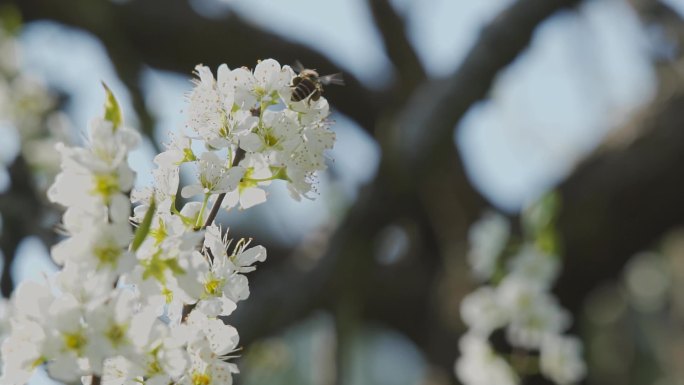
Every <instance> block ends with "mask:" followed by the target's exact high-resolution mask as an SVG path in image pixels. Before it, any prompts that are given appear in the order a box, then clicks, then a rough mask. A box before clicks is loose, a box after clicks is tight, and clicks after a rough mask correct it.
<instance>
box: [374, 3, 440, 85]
mask: <svg viewBox="0 0 684 385" xmlns="http://www.w3.org/2000/svg"><path fill="white" fill-rule="evenodd" d="M368 6H369V8H370V10H371V14H372V15H373V20H374V21H375V25H376V27H377V29H378V31H379V32H380V36H381V37H382V41H383V43H384V46H385V51H386V53H387V56H388V57H389V58H390V60H391V61H392V64H394V66H395V67H396V68H397V70H398V72H399V74H398V75H399V78H398V79H397V80H398V82H399V85H398V87H399V88H400V89H401V94H402V95H404V96H407V95H409V94H410V92H412V91H413V90H414V89H415V88H416V87H417V86H418V85H419V84H421V83H422V82H423V81H425V79H426V77H427V74H426V73H425V68H423V65H422V63H421V62H420V59H419V58H418V54H417V53H416V51H415V49H414V48H413V46H412V45H411V42H410V41H409V38H408V35H407V33H406V26H405V22H404V20H403V19H402V17H401V16H400V15H399V14H398V13H397V11H396V10H395V9H394V7H393V6H392V4H391V3H390V1H389V0H368Z"/></svg>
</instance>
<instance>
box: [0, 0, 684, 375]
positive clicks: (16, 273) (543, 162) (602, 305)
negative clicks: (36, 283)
mask: <svg viewBox="0 0 684 385" xmlns="http://www.w3.org/2000/svg"><path fill="white" fill-rule="evenodd" d="M682 17H684V1H682V0H667V1H666V0H661V1H656V0H629V1H628V0H583V1H582V0H517V1H514V0H475V1H472V0H420V1H418V0H391V1H390V0H325V1H312V0H290V1H282V0H223V1H221V0H128V1H126V0H118V1H114V0H111V1H108V0H61V1H54V0H14V1H11V0H0V19H1V20H2V27H3V30H4V32H3V33H2V37H3V42H4V43H2V44H0V67H2V68H3V71H4V72H5V73H4V74H3V76H4V79H5V80H3V83H2V87H0V88H2V91H3V92H0V94H2V97H0V111H1V113H2V115H1V116H0V120H2V124H1V125H0V165H1V166H2V167H0V214H1V215H2V221H1V223H2V227H1V229H2V230H1V231H2V233H1V238H0V246H1V251H2V255H3V274H2V293H3V295H5V296H8V295H9V293H10V292H11V289H12V287H13V286H14V285H16V284H17V283H18V282H20V281H22V280H25V279H36V280H40V279H42V275H43V274H44V272H49V271H53V270H54V269H55V267H54V266H53V264H52V263H51V262H50V261H49V257H48V250H49V248H50V246H51V245H52V244H54V243H55V242H56V241H57V240H58V236H57V235H56V234H55V233H54V231H53V228H54V226H55V225H56V224H57V221H58V220H59V208H57V207H54V206H50V205H49V204H48V203H47V202H46V199H45V198H44V191H45V188H46V187H47V186H48V185H49V183H50V179H51V177H52V176H54V172H55V167H56V166H57V165H58V160H56V159H57V158H55V157H54V153H53V151H52V145H53V144H54V142H55V141H60V140H61V141H67V142H72V143H80V142H82V141H83V137H84V135H83V133H84V132H85V129H86V127H87V122H88V120H89V119H90V117H92V116H96V115H97V114H99V113H100V112H101V105H102V102H103V99H104V93H103V91H102V87H101V85H100V82H101V81H104V82H106V83H107V84H108V85H110V87H111V88H112V89H113V91H114V93H115V94H116V95H117V96H118V98H119V99H120V100H121V101H122V105H123V109H124V111H125V114H126V120H127V122H128V123H129V124H130V125H132V126H134V127H136V128H138V129H139V130H140V131H141V132H142V133H143V134H144V136H145V143H144V145H143V146H142V147H141V148H140V149H139V150H138V151H136V152H135V154H134V156H132V158H131V160H130V163H131V165H132V167H133V168H134V170H136V171H137V173H138V177H139V178H138V182H137V183H138V184H139V185H146V184H149V183H150V182H151V178H150V170H151V169H152V162H151V160H152V158H153V156H154V155H155V153H156V152H157V151H158V149H159V148H161V147H160V146H161V145H162V143H163V142H164V141H165V140H166V138H167V135H168V133H169V132H176V131H178V130H182V129H184V119H185V118H184V115H183V110H184V109H185V105H186V104H185V95H186V94H187V92H188V91H189V90H190V89H191V87H192V83H191V82H190V79H191V76H192V75H191V72H192V70H193V68H194V66H195V64H197V63H203V64H205V65H209V66H211V67H212V68H216V66H217V65H218V64H220V63H227V64H228V65H229V66H230V67H231V68H233V67H238V66H243V65H244V66H253V65H254V64H255V63H256V61H257V60H258V59H262V58H269V57H273V58H275V59H277V60H279V61H280V62H281V63H283V64H293V63H294V62H295V61H296V60H299V61H301V62H302V63H304V64H305V66H307V67H310V68H316V69H318V70H319V72H321V73H323V74H328V73H335V72H343V73H344V76H345V78H346V82H347V85H346V86H344V87H334V86H331V87H328V88H326V92H325V96H326V97H327V98H328V100H329V101H330V103H331V105H332V108H333V115H332V119H334V120H335V121H336V124H335V125H334V127H333V129H334V130H335V132H336V133H337V137H338V141H337V143H336V145H335V148H334V150H333V151H331V152H330V154H329V157H330V162H329V170H328V171H327V172H326V173H325V174H324V175H323V176H322V177H321V184H320V194H319V196H318V197H317V199H316V200H315V201H303V202H299V203H297V202H294V201H292V200H291V199H290V198H289V197H288V196H287V193H286V191H285V188H284V186H280V185H277V184H276V185H275V186H272V188H271V190H270V199H269V201H268V203H266V204H263V205H261V206H259V207H257V208H254V209H251V210H248V211H244V212H241V211H233V212H230V213H223V214H222V215H221V216H220V217H219V220H220V221H221V222H223V223H226V224H227V225H228V226H230V229H231V232H232V233H233V234H234V235H236V236H249V237H253V238H254V239H255V241H256V242H258V243H260V244H263V245H265V246H266V247H267V249H268V250H269V259H268V260H267V262H266V263H264V264H262V265H261V266H260V267H259V269H258V270H257V272H255V273H253V275H252V277H251V278H250V283H251V285H250V286H251V290H252V295H251V297H250V298H249V300H248V301H246V302H244V303H241V305H240V307H239V309H238V311H237V312H236V313H235V314H234V315H233V316H231V319H230V322H231V323H232V324H234V325H235V326H236V327H237V328H238V330H239V331H240V335H241V344H242V345H243V346H244V347H245V349H244V350H243V351H242V358H241V359H240V365H241V369H242V373H241V374H240V375H239V376H238V378H237V381H238V382H239V383H240V384H250V385H251V384H254V385H256V384H272V385H279V384H283V385H284V384H299V385H308V384H316V385H319V384H320V385H332V384H339V385H342V384H369V385H375V384H377V385H390V384H391V385H418V384H421V385H427V384H431V385H438V384H455V383H457V381H456V379H455V376H454V374H453V363H454V360H455V359H456V357H457V356H458V344H457V341H458V337H459V335H460V334H461V333H463V331H464V326H463V324H462V323H461V321H460V320H459V317H458V306H459V302H460V299H461V298H462V297H463V296H464V295H465V294H467V293H468V292H469V291H471V290H472V289H473V288H474V287H475V286H476V285H477V283H476V282H475V281H474V280H473V279H472V278H471V277H470V275H469V269H468V266H467V263H466V261H465V255H466V252H467V249H468V236H467V234H468V228H469V226H470V225H471V224H472V223H473V222H474V221H475V220H477V218H478V217H479V216H480V215H481V213H482V212H483V211H484V210H486V209H488V208H492V207H493V208H494V209H498V210H501V211H502V212H504V213H505V214H506V215H507V216H509V217H510V218H511V220H512V221H513V222H514V223H515V221H516V220H517V218H518V215H519V211H520V210H521V208H523V207H525V206H526V205H528V204H530V202H533V201H535V199H537V198H539V197H540V196H542V195H543V194H544V193H546V192H547V191H550V190H556V191H557V192H558V194H559V196H560V198H561V201H562V206H561V209H560V212H559V214H558V229H557V230H558V232H559V235H560V238H561V242H562V250H563V255H564V270H563V273H562V276H561V278H560V280H559V282H558V284H557V286H556V288H555V292H556V294H557V295H558V296H559V298H560V301H561V303H562V304H563V305H564V306H565V307H567V308H568V309H570V311H571V312H572V313H573V316H574V320H575V322H574V326H573V332H576V333H578V334H579V335H580V336H581V337H582V339H583V340H584V343H585V352H586V358H587V361H588V364H589V376H588V378H587V380H586V383H588V384H657V385H679V384H684V295H683V293H684V235H683V234H684V233H682V232H681V230H678V227H679V226H681V225H682V223H683V222H684V78H683V76H684V61H683V57H684V56H682V55H683V53H682V48H683V47H684V22H683V19H682ZM13 65H14V66H15V67H16V68H15V69H14V70H6V69H7V68H10V69H11V68H13ZM13 71H14V72H13ZM18 73H20V74H21V75H20V76H19V75H18ZM19 77H20V78H21V79H23V80H22V81H23V82H24V83H26V84H24V83H22V84H19V85H17V84H14V83H12V82H13V79H17V78H19ZM15 83H16V82H15ZM26 127H30V128H28V129H27V128H26ZM52 383H53V382H52V381H51V380H49V379H48V378H46V376H45V375H44V374H40V373H39V374H38V375H37V376H36V377H35V378H34V380H33V382H32V384H52ZM530 383H544V382H543V380H541V379H539V378H535V379H532V380H531V381H530ZM493 385H494V384H493Z"/></svg>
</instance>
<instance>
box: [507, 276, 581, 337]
mask: <svg viewBox="0 0 684 385" xmlns="http://www.w3.org/2000/svg"><path fill="white" fill-rule="evenodd" d="M497 295H498V299H499V303H500V306H501V307H502V308H504V309H506V312H507V313H508V314H509V317H510V323H509V325H508V328H507V331H506V332H507V334H506V335H507V337H508V341H509V342H510V343H511V344H512V345H514V346H518V347H523V348H528V349H534V348H538V347H539V345H540V344H541V341H542V339H543V338H544V336H545V335H547V334H556V333H561V332H563V331H565V330H566V329H567V328H568V326H570V321H571V317H570V314H569V313H568V312H567V311H566V310H564V309H563V308H562V307H561V306H560V305H559V304H558V301H557V300H556V298H555V297H553V295H551V294H550V293H548V292H546V291H541V290H539V289H538V286H536V284H535V282H530V281H528V280H524V279H520V278H518V277H516V276H508V277H506V278H505V279H504V280H503V281H502V282H501V284H500V285H499V286H498V288H497Z"/></svg>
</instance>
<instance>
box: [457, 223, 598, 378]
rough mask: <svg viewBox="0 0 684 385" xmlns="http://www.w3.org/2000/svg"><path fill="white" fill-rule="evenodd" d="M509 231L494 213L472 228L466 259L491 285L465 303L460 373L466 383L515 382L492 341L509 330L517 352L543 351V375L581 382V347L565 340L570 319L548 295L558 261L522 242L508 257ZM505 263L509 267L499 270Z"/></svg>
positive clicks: (508, 336) (528, 243)
mask: <svg viewBox="0 0 684 385" xmlns="http://www.w3.org/2000/svg"><path fill="white" fill-rule="evenodd" d="M509 231H510V225H509V223H508V222H507V221H506V219H505V218H504V217H503V216H501V215H499V214H495V213H487V214H485V216H483V218H482V219H480V220H479V221H478V222H476V223H475V224H474V225H473V227H472V228H471V229H470V233H469V236H470V241H471V250H470V252H469V254H468V259H469V262H470V263H471V267H472V269H473V274H474V275H475V276H476V277H477V278H479V279H481V280H491V282H492V283H491V285H487V286H482V287H480V288H479V289H477V290H475V291H474V292H472V293H470V294H468V295H467V296H465V297H464V298H463V301H462V302H461V318H462V319H463V321H464V323H465V324H466V325H467V326H468V332H467V334H466V335H465V336H464V337H462V339H461V342H460V348H461V353H462V357H461V358H459V360H458V361H457V364H456V372H457V375H458V377H459V379H460V380H461V381H462V382H463V383H464V384H465V385H471V384H483V385H484V384H506V383H512V384H517V383H518V381H519V380H518V377H517V376H516V374H515V372H514V370H513V368H511V367H510V366H509V365H508V363H507V362H506V361H505V360H503V358H501V356H499V355H498V354H497V353H496V352H495V351H494V350H493V348H492V346H491V345H490V344H489V342H488V338H489V336H490V334H491V333H492V332H493V331H494V330H496V329H499V328H505V331H506V333H505V336H506V342H507V344H508V345H510V346H511V347H513V348H515V351H516V352H517V353H516V354H530V355H532V354H534V352H535V351H540V352H541V353H540V354H541V359H540V360H539V361H538V362H539V363H538V365H539V370H540V371H541V372H542V373H543V374H544V375H546V376H547V377H548V378H550V379H552V380H553V381H554V382H556V383H558V384H561V385H563V384H569V383H573V382H577V381H579V380H581V379H582V378H583V377H584V376H585V372H586V369H585V364H584V361H583V360H582V357H581V344H580V342H579V340H577V339H575V338H573V337H564V336H562V333H563V332H565V331H566V330H567V329H568V327H569V326H570V323H571V320H572V317H571V315H570V313H569V312H568V311H566V310H565V309H563V308H562V307H561V306H560V304H559V303H558V300H557V299H556V297H555V296H554V295H553V294H552V293H551V292H550V290H551V288H552V286H553V283H554V281H555V279H556V278H557V276H558V274H559V272H560V260H559V258H558V257H556V256H553V255H548V254H546V253H543V252H542V251H541V250H539V249H538V248H537V247H536V246H535V243H534V242H531V241H526V242H524V243H523V244H522V245H521V247H520V249H519V250H518V251H517V253H516V254H515V255H506V254H505V253H503V252H504V248H505V245H506V243H507V242H508V237H509ZM501 254H504V255H501ZM500 258H501V261H502V262H499V260H500ZM506 259H508V260H507V261H506ZM504 261H505V262H507V263H506V264H505V266H506V269H502V268H501V267H502V266H504V264H503V262H504ZM495 273H496V274H495ZM545 351H546V353H544V352H545ZM545 354H546V358H544V355H545ZM535 362H537V361H535ZM520 375H521V376H524V375H527V373H520Z"/></svg>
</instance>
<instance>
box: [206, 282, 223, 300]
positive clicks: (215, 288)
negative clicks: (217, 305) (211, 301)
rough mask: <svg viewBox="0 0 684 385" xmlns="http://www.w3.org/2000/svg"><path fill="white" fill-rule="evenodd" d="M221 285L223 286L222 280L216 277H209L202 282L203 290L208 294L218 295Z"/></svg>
mask: <svg viewBox="0 0 684 385" xmlns="http://www.w3.org/2000/svg"><path fill="white" fill-rule="evenodd" d="M221 286H223V280H222V279H217V278H211V279H209V280H208V281H207V282H205V283H204V291H205V292H206V293H207V294H208V295H210V296H214V297H216V296H218V295H219V294H220V290H221Z"/></svg>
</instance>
